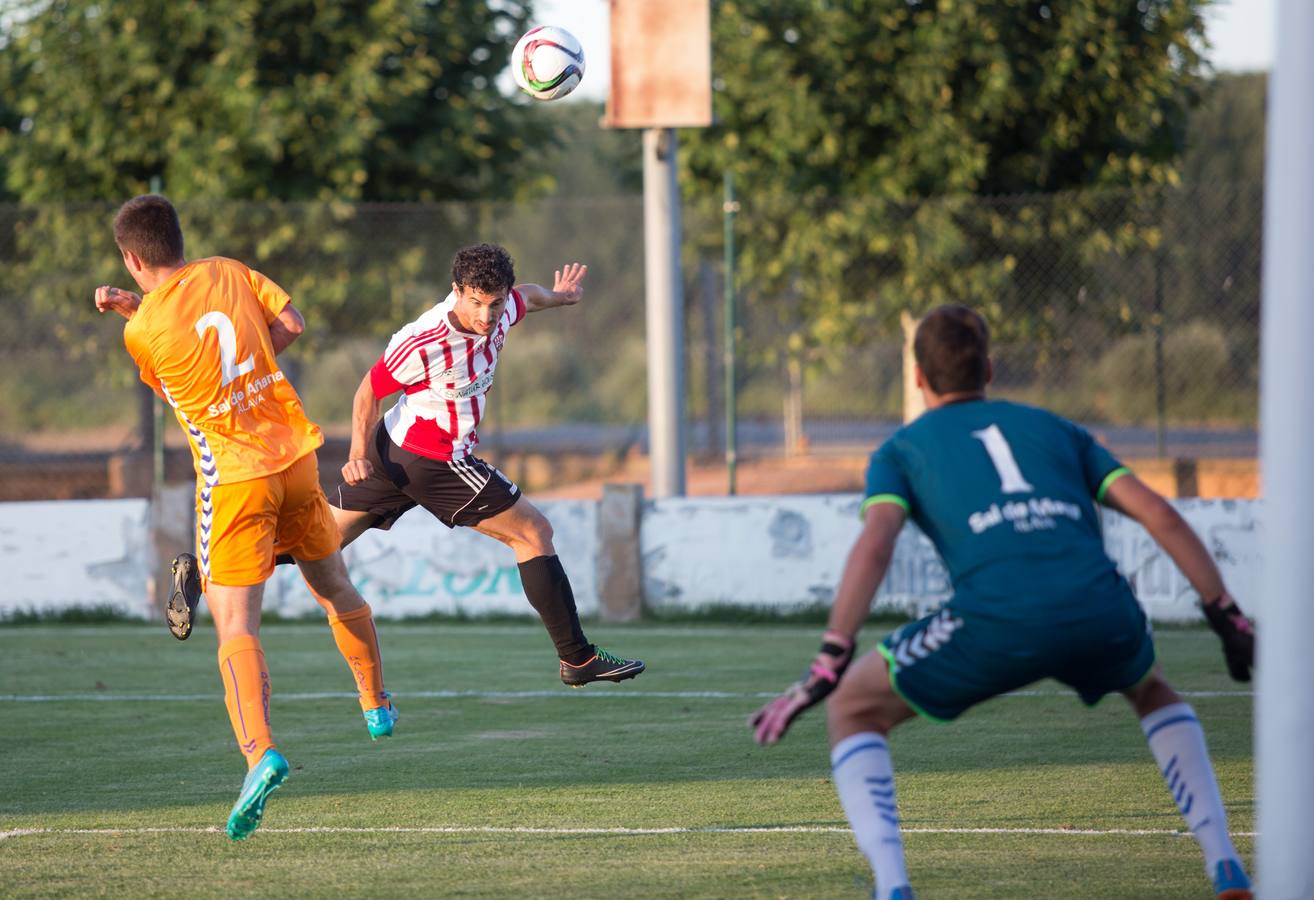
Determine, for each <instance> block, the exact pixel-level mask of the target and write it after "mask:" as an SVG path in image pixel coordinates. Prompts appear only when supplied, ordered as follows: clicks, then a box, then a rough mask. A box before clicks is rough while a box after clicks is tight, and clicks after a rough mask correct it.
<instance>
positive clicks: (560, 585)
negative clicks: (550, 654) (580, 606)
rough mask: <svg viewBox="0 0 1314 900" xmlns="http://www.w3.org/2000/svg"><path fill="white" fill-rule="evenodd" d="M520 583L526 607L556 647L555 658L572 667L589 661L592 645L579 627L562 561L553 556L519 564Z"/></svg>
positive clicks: (577, 615)
mask: <svg viewBox="0 0 1314 900" xmlns="http://www.w3.org/2000/svg"><path fill="white" fill-rule="evenodd" d="M520 583H521V584H522V585H523V586H524V588H525V596H526V597H528V598H529V605H530V606H532V607H534V609H535V610H536V611H537V612H538V614H539V616H540V617H542V619H543V624H544V625H545V626H546V627H547V631H548V636H549V637H551V638H552V643H554V644H556V645H557V656H558V657H559V658H561V659H562V660H564V661H565V662H568V663H570V664H571V665H573V666H577V665H579V664H580V663H584V662H588V661H589V659H590V658H591V657H592V656H593V645H592V644H590V643H589V639H588V638H586V637H584V629H583V628H581V627H580V624H579V613H578V612H576V610H575V594H574V592H572V591H571V589H570V579H569V578H567V577H566V570H565V569H563V568H561V560H560V559H558V558H557V557H556V555H553V556H536V557H534V558H533V559H531V560H529V561H527V562H522V563H521V564H520Z"/></svg>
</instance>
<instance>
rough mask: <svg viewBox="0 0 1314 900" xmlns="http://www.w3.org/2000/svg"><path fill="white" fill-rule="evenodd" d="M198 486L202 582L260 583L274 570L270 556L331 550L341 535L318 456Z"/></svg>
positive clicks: (310, 556)
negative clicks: (273, 470) (262, 472)
mask: <svg viewBox="0 0 1314 900" xmlns="http://www.w3.org/2000/svg"><path fill="white" fill-rule="evenodd" d="M205 491H206V489H205V488H204V487H203V486H202V485H200V484H198V485H197V490H196V558H197V560H199V561H200V564H201V565H200V569H201V580H202V586H203V587H204V586H206V585H208V584H209V582H211V581H213V582H215V583H216V584H224V585H229V586H232V587H242V586H244V585H251V584H261V583H262V582H264V581H267V580H268V579H269V577H270V576H271V575H273V574H274V556H275V554H278V553H291V554H292V555H293V556H295V557H296V558H297V559H305V560H316V559H323V558H325V557H326V556H331V555H332V554H333V552H334V551H335V550H337V549H338V545H339V543H340V540H341V539H340V537H339V535H338V526H337V524H336V523H335V522H334V521H333V512H332V510H331V509H330V508H329V504H328V500H327V499H326V498H325V497H324V492H323V491H322V490H320V487H319V462H318V460H317V459H316V458H315V454H314V453H308V454H306V455H305V456H303V457H301V458H300V459H298V460H297V461H296V462H294V463H292V465H290V466H288V467H287V468H286V469H284V470H283V471H281V472H276V473H275V474H273V475H266V476H265V477H263V478H252V479H250V480H248V481H238V482H234V483H233V484H218V485H215V486H214V487H212V488H209V494H210V496H209V500H210V502H209V504H208V505H207V504H206V502H205V499H206V497H205Z"/></svg>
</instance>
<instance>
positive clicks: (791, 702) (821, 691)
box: [748, 631, 853, 746]
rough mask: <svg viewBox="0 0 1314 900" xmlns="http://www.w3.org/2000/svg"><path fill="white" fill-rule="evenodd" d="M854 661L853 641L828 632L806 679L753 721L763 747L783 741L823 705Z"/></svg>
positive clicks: (756, 714)
mask: <svg viewBox="0 0 1314 900" xmlns="http://www.w3.org/2000/svg"><path fill="white" fill-rule="evenodd" d="M852 661H853V640H852V638H849V637H847V636H846V635H843V634H840V633H839V632H837V631H827V632H826V633H825V634H824V635H822V637H821V651H820V652H819V653H817V656H816V658H815V659H814V660H812V665H810V666H808V670H807V671H806V672H804V673H803V677H802V678H800V679H799V680H798V681H796V682H794V683H793V684H791V685H790V686H789V687H788V688H787V689H786V690H785V692H784V693H783V694H781V695H780V696H779V697H776V698H775V699H774V700H772V701H771V702H770V703H768V704H767V705H766V706H764V707H762V708H761V709H759V710H758V711H757V712H755V713H754V714H753V715H752V717H750V718H749V720H748V725H749V727H750V728H752V729H753V740H755V741H757V742H758V743H759V744H762V745H763V746H770V745H771V744H774V743H776V742H777V741H779V740H780V739H781V738H782V737H784V736H785V732H786V731H788V730H789V726H790V724H791V723H793V721H794V720H795V719H796V718H798V717H799V715H800V714H801V713H802V712H803V710H805V709H807V708H808V707H809V706H813V705H815V704H817V703H820V702H821V701H822V700H824V699H825V698H826V695H828V694H829V693H830V692H831V691H833V690H835V685H837V684H839V680H840V676H841V675H843V674H844V670H845V669H847V668H848V667H849V663H850V662H852Z"/></svg>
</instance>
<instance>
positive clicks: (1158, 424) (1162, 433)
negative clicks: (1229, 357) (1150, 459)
mask: <svg viewBox="0 0 1314 900" xmlns="http://www.w3.org/2000/svg"><path fill="white" fill-rule="evenodd" d="M1159 208H1160V210H1162V209H1163V204H1162V203H1161V204H1160V205H1159ZM1159 221H1160V222H1161V223H1162V221H1163V218H1162V216H1160V219H1159ZM1150 321H1151V324H1152V325H1153V326H1154V414H1155V415H1154V419H1155V428H1154V449H1155V455H1156V456H1158V457H1159V458H1160V459H1163V455H1164V445H1165V443H1166V440H1165V437H1166V435H1167V432H1168V396H1167V385H1166V384H1165V377H1166V376H1165V372H1164V359H1163V248H1162V247H1157V248H1155V251H1154V315H1153V316H1152V317H1151V320H1150Z"/></svg>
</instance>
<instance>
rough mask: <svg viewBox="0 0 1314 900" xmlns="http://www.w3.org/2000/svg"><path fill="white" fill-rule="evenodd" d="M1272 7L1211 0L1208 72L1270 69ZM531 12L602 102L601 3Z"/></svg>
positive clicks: (584, 92) (547, 1)
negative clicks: (567, 45)
mask: <svg viewBox="0 0 1314 900" xmlns="http://www.w3.org/2000/svg"><path fill="white" fill-rule="evenodd" d="M1277 2H1278V0H1216V2H1215V6H1214V7H1213V8H1212V9H1211V10H1210V12H1209V13H1208V14H1207V17H1206V18H1207V22H1208V29H1209V42H1210V43H1211V44H1213V49H1212V51H1210V60H1211V61H1212V62H1213V64H1214V68H1216V69H1219V70H1221V71H1257V70H1261V69H1268V68H1270V67H1271V66H1272V63H1273V45H1274V40H1275V38H1276V24H1277V23H1276V18H1277ZM534 8H535V9H536V10H537V16H538V21H537V22H536V23H535V24H539V25H556V26H558V27H560V28H564V29H566V30H567V31H569V32H570V33H571V34H573V35H575V37H576V38H578V39H579V42H580V43H581V44H582V45H583V47H584V80H583V81H582V82H581V83H580V86H579V87H578V88H576V90H575V93H574V94H573V95H572V96H574V97H583V98H586V99H589V100H605V99H606V97H607V87H608V85H609V83H610V81H611V52H610V50H611V47H610V35H609V34H608V32H607V25H608V22H609V20H610V11H609V6H608V2H607V0H535V3H534ZM714 65H715V63H714Z"/></svg>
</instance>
